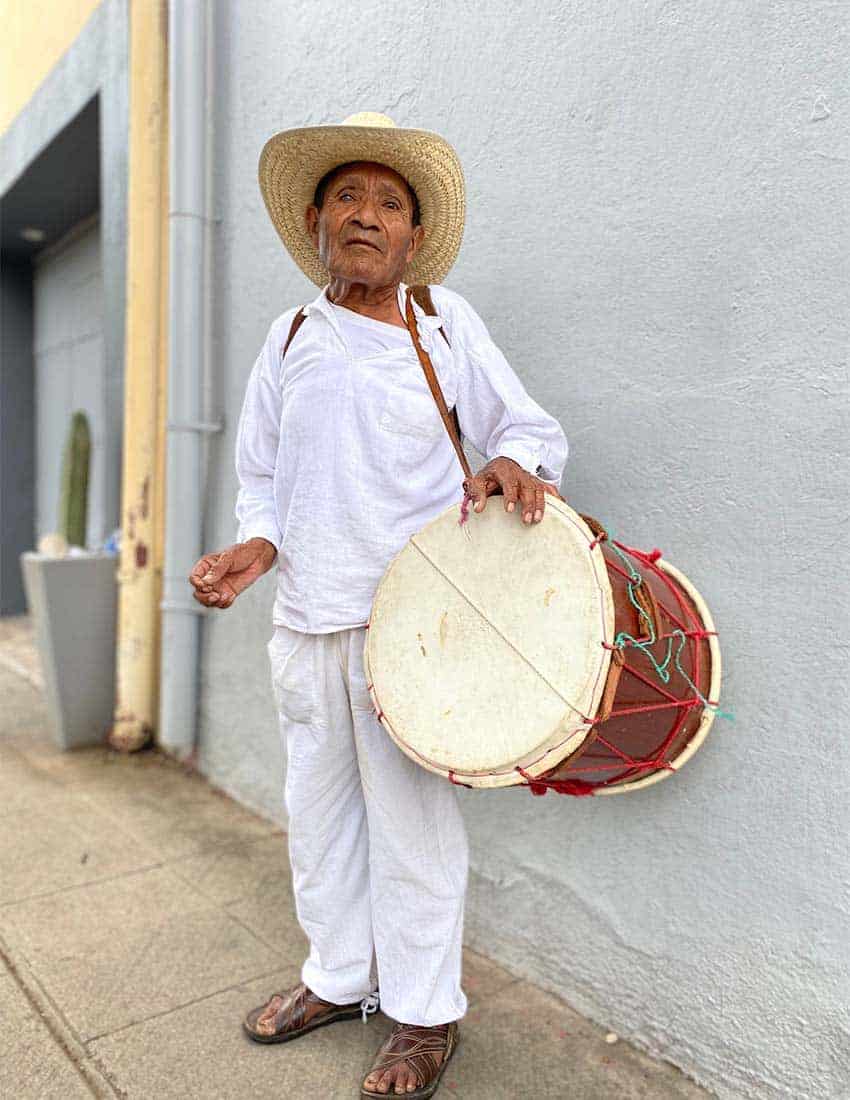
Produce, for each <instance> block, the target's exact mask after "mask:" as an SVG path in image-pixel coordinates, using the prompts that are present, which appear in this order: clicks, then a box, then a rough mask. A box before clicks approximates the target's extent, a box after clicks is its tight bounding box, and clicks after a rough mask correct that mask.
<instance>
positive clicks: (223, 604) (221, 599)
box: [192, 584, 239, 611]
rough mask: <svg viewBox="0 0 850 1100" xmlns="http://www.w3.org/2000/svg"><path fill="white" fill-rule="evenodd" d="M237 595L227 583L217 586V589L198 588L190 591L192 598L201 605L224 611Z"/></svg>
mask: <svg viewBox="0 0 850 1100" xmlns="http://www.w3.org/2000/svg"><path fill="white" fill-rule="evenodd" d="M238 595H239V593H238V592H236V591H235V590H234V589H233V588H232V587H231V586H230V585H229V584H224V585H221V586H219V588H218V589H215V588H213V589H206V590H198V591H196V592H193V593H192V598H193V599H194V600H197V602H198V603H199V604H201V606H202V607H210V608H215V609H217V610H219V611H224V610H226V609H227V608H228V607H230V605H231V604H232V603H233V601H234V600H235V599H236V597H237V596H238Z"/></svg>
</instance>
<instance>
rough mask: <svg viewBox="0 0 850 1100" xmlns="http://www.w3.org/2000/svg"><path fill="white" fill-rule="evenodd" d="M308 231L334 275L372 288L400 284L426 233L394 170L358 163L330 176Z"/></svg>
mask: <svg viewBox="0 0 850 1100" xmlns="http://www.w3.org/2000/svg"><path fill="white" fill-rule="evenodd" d="M306 218H307V229H308V231H309V233H310V236H311V237H312V239H313V243H314V244H315V246H316V248H317V249H318V252H319V258H320V259H321V261H322V263H323V264H324V265H325V267H326V268H327V269H328V272H329V273H330V276H331V278H332V279H333V278H339V279H345V280H346V281H349V282H355V283H363V284H365V285H366V286H369V287H381V286H389V285H392V284H394V283H399V282H400V281H401V279H402V276H403V274H404V269H405V266H406V265H407V264H408V263H409V262H410V261H411V260H412V259H413V257H414V256H415V254H416V252H417V251H418V249H419V246H420V245H421V243H422V240H423V239H424V236H425V231H424V230H423V228H422V226H421V225H420V226H414V225H413V201H412V197H411V194H410V191H409V190H408V187H407V184H406V183H405V181H404V180H403V179H402V177H401V176H400V175H399V174H398V172H394V171H393V170H392V168H387V167H386V165H383V164H375V163H373V162H372V161H358V162H357V163H355V164H351V165H348V166H347V167H345V168H343V169H341V170H340V171H338V172H337V173H336V174H335V175H334V176H332V177H331V179H330V181H329V183H328V185H327V188H326V190H325V197H324V202H323V203H322V207H321V209H320V210H319V209H317V208H316V207H315V206H314V205H312V204H311V205H310V206H308V207H307V215H306Z"/></svg>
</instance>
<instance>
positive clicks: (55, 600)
mask: <svg viewBox="0 0 850 1100" xmlns="http://www.w3.org/2000/svg"><path fill="white" fill-rule="evenodd" d="M118 562H119V558H118V557H117V556H115V555H114V554H104V553H86V554H80V555H78V556H77V555H75V556H68V557H62V558H55V557H50V556H48V555H46V554H39V553H35V552H32V551H28V552H26V553H24V554H21V570H22V572H23V576H24V587H25V589H26V594H27V602H28V603H29V609H30V614H31V615H32V619H33V626H34V628H35V637H36V642H37V643H38V648H39V652H40V654H41V663H42V670H43V673H44V686H45V692H46V695H47V703H48V710H49V716H50V722H51V727H52V728H51V733H52V736H53V739H54V741H55V743H56V745H57V746H58V747H59V748H60V749H73V748H77V747H79V746H82V745H94V744H100V743H102V742H104V741H105V740H106V737H107V735H108V733H109V730H110V728H111V726H112V718H113V705H114V698H115V617H116V606H117V580H116V573H117V570H118Z"/></svg>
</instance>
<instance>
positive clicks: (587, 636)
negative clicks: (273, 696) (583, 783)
mask: <svg viewBox="0 0 850 1100" xmlns="http://www.w3.org/2000/svg"><path fill="white" fill-rule="evenodd" d="M458 518H459V507H458V505H452V506H451V507H449V508H447V509H446V510H445V511H444V512H443V513H441V514H440V515H439V516H437V517H436V518H435V519H434V520H432V521H431V522H430V523H429V524H428V525H427V526H425V527H424V528H423V529H422V530H421V531H419V532H418V533H417V534H415V535H414V536H412V538H411V539H410V540H409V541H408V543H407V544H406V546H405V547H404V548H403V549H402V550H401V551H400V552H399V553H398V554H397V555H396V557H395V558H394V559H393V561H392V562H391V563H390V565H389V567H388V568H387V570H386V572H385V574H384V576H383V578H382V579H381V582H380V584H379V585H378V588H377V590H376V593H375V598H374V601H373V604H372V613H371V617H370V620H369V629H368V631H367V633H366V645H365V661H366V668H367V672H368V675H369V682H370V692H371V694H372V699H373V702H374V703H375V707H376V709H377V711H378V714H379V717H380V719H381V721H382V723H383V724H384V726H385V728H386V729H387V731H388V733H389V734H390V736H391V737H392V738H393V740H394V741H395V742H396V744H397V745H398V746H399V747H400V748H401V749H402V750H403V751H404V752H405V753H407V754H408V755H409V756H410V757H412V759H414V760H416V761H417V762H418V763H419V764H421V765H423V766H424V767H426V768H428V769H430V770H431V771H435V772H438V773H440V774H443V775H446V776H449V774H450V773H451V776H452V777H453V778H455V779H456V780H457V781H458V782H461V783H466V784H468V785H470V786H477V787H499V786H507V785H511V784H514V783H518V782H523V779H522V777H521V776H520V774H519V773H518V771H517V768H518V767H521V768H523V770H525V771H526V772H528V773H529V774H531V775H540V774H541V773H542V772H544V771H546V770H547V769H549V768H552V767H554V766H555V764H557V763H558V762H559V761H561V760H563V759H565V758H566V757H567V756H568V755H569V754H570V753H572V752H574V751H575V750H576V749H577V748H578V747H579V746H580V745H581V744H582V742H583V741H584V740H585V738H586V737H587V735H588V731H589V728H590V721H591V720H592V718H593V716H594V715H595V714H596V712H597V709H598V706H599V702H600V699H601V696H602V692H603V689H604V687H605V680H606V676H607V673H608V666H609V663H610V650H609V649H607V648H606V646H608V645H610V644H611V640H612V637H613V634H614V604H613V599H612V593H611V586H610V584H609V581H608V574H607V569H606V566H605V559H604V557H603V555H602V552H601V550H600V549H599V547H598V546H597V545H596V544H595V540H594V536H593V533H592V532H591V531H590V529H589V528H588V526H587V525H586V524H585V522H584V521H583V520H582V518H581V517H580V516H579V514H578V513H577V512H575V511H573V509H572V508H570V507H569V506H568V505H567V504H564V503H563V502H562V501H560V500H557V499H556V498H555V497H552V496H548V495H547V497H546V507H545V509H544V514H543V519H542V520H541V522H540V523H536V524H524V523H522V521H521V519H520V517H519V514H518V513H517V512H513V513H508V512H505V509H504V504H503V501H502V499H501V498H500V497H498V496H496V497H491V498H490V500H489V501H488V503H487V507H486V508H485V509H484V511H483V512H481V513H476V512H475V511H473V510H472V509H470V511H469V517H468V519H467V522H466V523H465V524H463V525H460V524H459V523H458Z"/></svg>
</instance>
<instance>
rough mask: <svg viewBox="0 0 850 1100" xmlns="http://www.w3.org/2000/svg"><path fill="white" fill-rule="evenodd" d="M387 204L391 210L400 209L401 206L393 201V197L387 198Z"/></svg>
mask: <svg viewBox="0 0 850 1100" xmlns="http://www.w3.org/2000/svg"><path fill="white" fill-rule="evenodd" d="M387 206H388V207H389V208H390V209H391V210H400V209H401V207H400V206H399V204H398V203H397V202H396V201H395V199H390V200H389V202H388V203H387Z"/></svg>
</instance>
